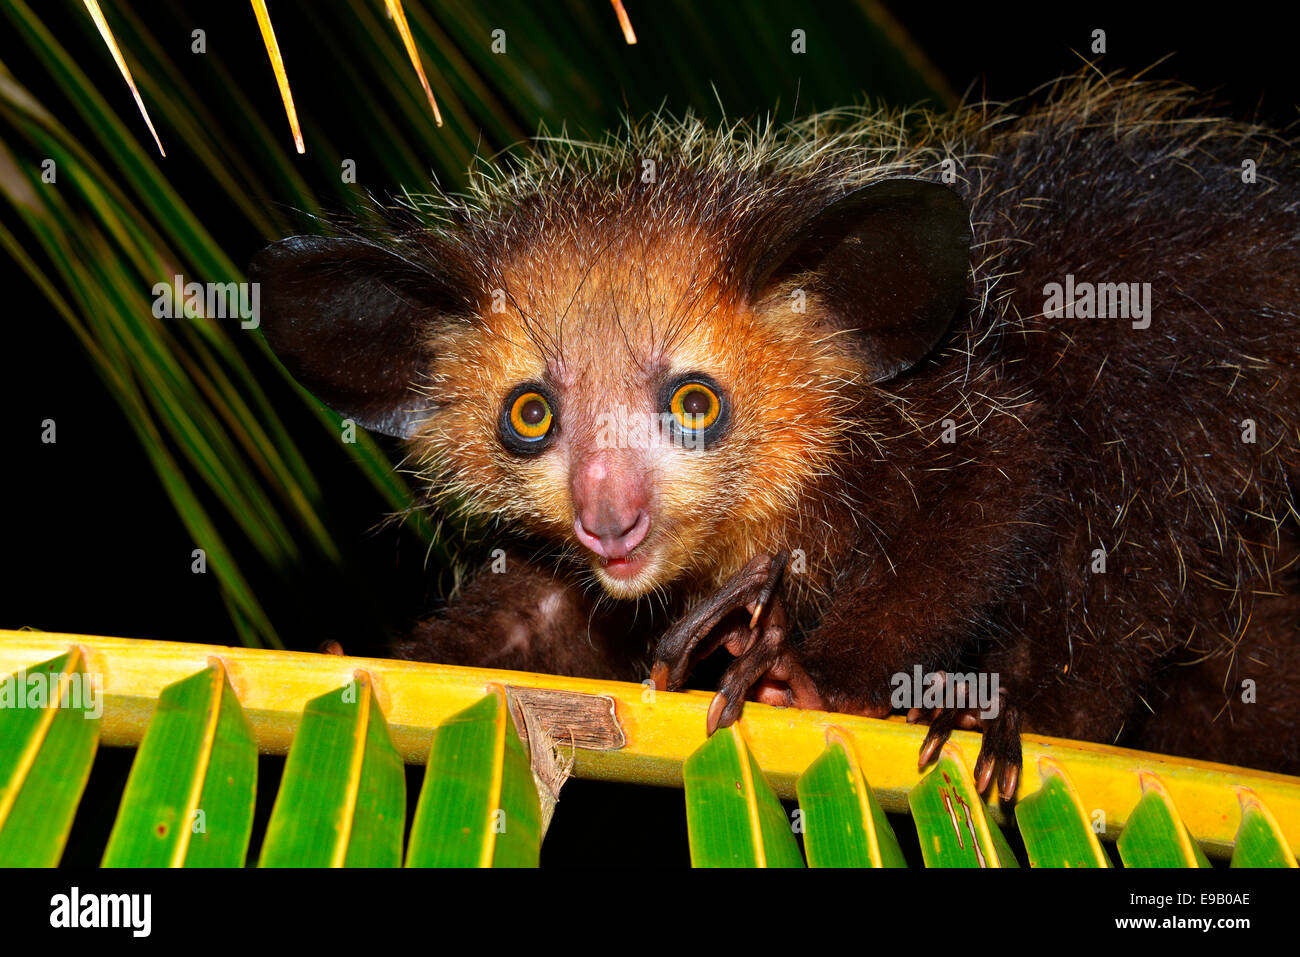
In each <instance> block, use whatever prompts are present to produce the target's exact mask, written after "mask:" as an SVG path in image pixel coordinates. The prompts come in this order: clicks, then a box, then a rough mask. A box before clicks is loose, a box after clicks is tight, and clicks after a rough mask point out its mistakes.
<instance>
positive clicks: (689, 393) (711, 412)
mask: <svg viewBox="0 0 1300 957" xmlns="http://www.w3.org/2000/svg"><path fill="white" fill-rule="evenodd" d="M668 409H669V411H670V412H672V414H673V415H674V416H675V417H676V419H677V423H678V425H680V426H681V427H682V428H683V429H687V430H688V431H691V432H702V431H703V430H704V429H707V428H708V427H709V426H711V425H712V424H713V423H714V422H717V421H718V416H719V415H720V414H721V413H722V402H721V400H720V399H719V398H718V394H717V393H716V392H714V391H713V390H712V389H710V388H709V387H708V386H707V385H704V384H703V383H701V382H687V383H685V384H683V385H681V386H679V387H678V389H677V391H676V392H674V393H673V397H672V398H671V399H670V400H669V402H668Z"/></svg>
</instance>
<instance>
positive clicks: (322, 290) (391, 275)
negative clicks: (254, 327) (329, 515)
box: [248, 236, 455, 438]
mask: <svg viewBox="0 0 1300 957" xmlns="http://www.w3.org/2000/svg"><path fill="white" fill-rule="evenodd" d="M248 276H249V279H250V280H251V281H253V282H255V283H258V284H259V286H260V288H259V290H258V292H259V297H260V306H261V308H260V324H261V328H262V331H263V333H264V334H265V335H266V341H267V342H268V343H270V345H271V348H272V349H273V350H275V354H276V355H277V356H279V358H280V361H281V362H283V363H284V366H285V368H286V369H288V370H289V372H290V373H291V374H292V375H293V377H294V378H295V379H297V380H298V381H299V382H300V383H302V384H303V385H304V386H305V387H306V388H307V389H308V391H310V392H311V393H312V394H313V395H315V396H316V397H317V398H318V399H320V400H321V401H322V402H324V403H326V404H327V405H329V406H330V407H331V408H333V409H334V410H335V411H336V412H338V413H339V414H340V415H343V416H345V417H347V418H351V419H355V420H356V421H357V423H359V424H360V425H362V426H364V427H365V428H367V429H372V430H374V431H376V432H383V433H386V434H388V435H395V436H400V437H404V438H407V437H410V435H411V434H412V433H413V431H414V429H415V427H416V426H417V425H418V424H419V422H420V420H421V419H422V418H424V417H425V416H426V415H427V414H428V413H429V411H430V410H431V407H432V402H431V400H430V399H429V397H428V396H427V395H425V394H424V393H423V392H422V391H416V389H417V388H420V387H422V383H421V375H422V373H423V372H424V370H425V369H426V368H427V367H428V360H429V357H427V356H425V355H424V354H423V349H422V344H423V341H424V339H425V335H426V333H427V331H428V329H429V328H430V327H431V326H432V324H433V322H434V321H435V320H436V319H437V317H438V315H439V314H442V313H445V312H446V311H447V310H448V309H449V308H451V303H452V302H453V301H454V298H455V297H454V294H453V292H452V290H451V289H450V288H449V287H448V284H447V283H446V281H445V280H443V279H441V278H439V277H436V276H433V275H430V274H429V273H428V272H427V271H425V270H423V269H420V268H419V267H417V266H415V265H412V264H411V263H409V262H407V261H406V260H404V259H402V258H401V257H399V256H397V255H395V254H393V253H391V252H389V251H388V250H385V249H383V248H382V247H380V246H377V245H375V244H374V243H369V242H365V241H363V240H359V239H333V238H329V237H326V236H290V237H289V238H288V239H282V240H280V241H279V242H277V243H272V244H271V245H270V246H267V247H266V248H265V249H263V250H262V251H261V252H260V253H258V254H257V255H256V256H255V257H254V258H253V262H252V264H251V265H250V266H249V269H248ZM413 387H415V388H413Z"/></svg>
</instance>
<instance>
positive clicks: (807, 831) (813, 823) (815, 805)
mask: <svg viewBox="0 0 1300 957" xmlns="http://www.w3.org/2000/svg"><path fill="white" fill-rule="evenodd" d="M795 790H796V792H797V793H798V795H799V810H800V811H802V812H803V827H804V835H803V846H804V852H805V853H806V854H807V855H808V866H809V867H906V866H907V862H906V860H905V859H904V857H903V852H902V851H901V850H900V849H899V847H898V839H897V838H896V837H895V836H894V829H893V828H892V827H891V826H890V824H889V819H888V818H887V817H885V812H884V811H883V810H882V809H881V807H880V803H879V802H878V801H877V800H876V798H875V795H873V794H872V793H871V788H870V786H869V785H868V784H867V779H866V777H865V776H864V775H863V773H862V768H861V766H860V765H859V763H858V759H857V754H856V752H855V749H854V746H853V739H852V738H851V737H849V736H848V735H845V734H838V733H835V732H831V733H828V735H827V744H826V750H825V751H824V752H822V754H821V756H820V757H818V758H817V760H816V761H814V762H813V763H812V764H810V765H809V766H808V770H806V771H805V772H804V773H803V774H801V775H799V780H798V781H797V782H796V783H795Z"/></svg>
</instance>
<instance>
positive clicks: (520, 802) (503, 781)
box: [406, 688, 541, 867]
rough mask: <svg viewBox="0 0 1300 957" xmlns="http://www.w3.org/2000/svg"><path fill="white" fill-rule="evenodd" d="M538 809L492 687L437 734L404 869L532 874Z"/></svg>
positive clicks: (519, 746) (518, 745)
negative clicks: (508, 869)
mask: <svg viewBox="0 0 1300 957" xmlns="http://www.w3.org/2000/svg"><path fill="white" fill-rule="evenodd" d="M540 850H541V804H540V802H539V800H538V796H537V786H536V785H535V784H534V783H533V774H532V769H531V767H530V766H529V762H528V756H527V754H525V752H524V746H523V742H521V741H520V740H519V734H518V733H517V732H516V730H515V727H514V722H513V720H512V719H511V717H510V712H509V708H508V706H507V704H506V699H505V694H504V693H503V692H502V691H501V690H500V689H496V688H494V689H493V690H492V692H491V693H490V694H489V695H488V696H487V697H485V698H483V699H482V700H481V701H479V702H478V703H477V704H473V705H471V706H470V707H468V708H466V709H465V710H464V711H461V712H459V713H458V714H455V715H452V717H450V718H448V719H447V720H446V721H445V722H443V724H442V725H441V726H440V727H439V728H438V730H437V731H436V732H435V733H434V736H433V747H432V748H431V749H430V751H429V764H428V767H427V768H426V770H425V775H424V788H423V789H422V790H421V792H420V803H419V805H418V807H417V808H416V811H415V823H414V824H413V825H412V828H411V846H410V848H409V850H408V851H407V856H406V866H407V867H536V866H537V860H538V854H539V853H540Z"/></svg>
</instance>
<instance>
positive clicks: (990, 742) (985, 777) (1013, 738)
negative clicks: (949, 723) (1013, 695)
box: [975, 705, 1024, 801]
mask: <svg viewBox="0 0 1300 957" xmlns="http://www.w3.org/2000/svg"><path fill="white" fill-rule="evenodd" d="M1023 760H1024V759H1023V754H1022V752H1021V749H1020V711H1019V709H1017V708H1015V707H1014V706H1012V705H1003V707H1002V709H1001V710H1000V711H999V712H998V716H997V717H996V718H991V719H990V720H989V721H988V722H986V724H985V727H984V740H983V741H982V742H981V744H980V753H979V757H978V758H977V759H976V760H975V788H976V790H977V791H979V793H981V794H983V793H984V791H985V789H986V788H988V786H989V784H990V783H991V782H992V780H993V772H994V769H995V768H996V767H997V766H999V765H1000V766H1001V768H1002V774H1001V775H1000V776H999V778H998V795H999V796H1000V797H1001V798H1002V800H1004V801H1010V800H1011V799H1012V798H1014V797H1015V796H1016V788H1017V786H1018V785H1019V784H1020V767H1021V765H1022V763H1023Z"/></svg>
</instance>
